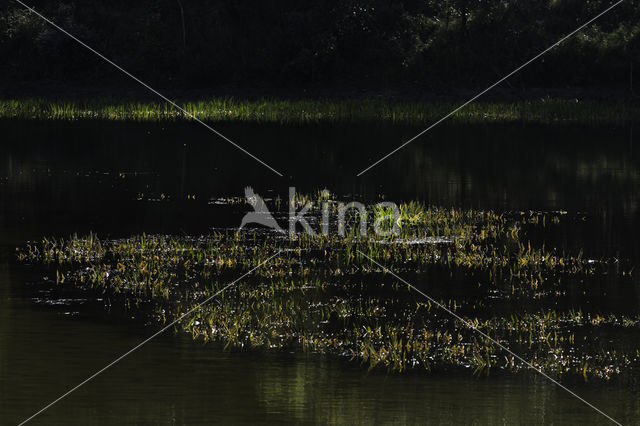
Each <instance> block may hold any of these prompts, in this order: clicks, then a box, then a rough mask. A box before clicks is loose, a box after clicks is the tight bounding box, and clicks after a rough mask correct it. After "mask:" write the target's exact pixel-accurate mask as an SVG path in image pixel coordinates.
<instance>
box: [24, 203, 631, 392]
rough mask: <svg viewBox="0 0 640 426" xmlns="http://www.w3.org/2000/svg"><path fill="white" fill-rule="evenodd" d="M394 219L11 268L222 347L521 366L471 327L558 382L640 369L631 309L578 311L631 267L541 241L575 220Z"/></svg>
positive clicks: (80, 252)
mask: <svg viewBox="0 0 640 426" xmlns="http://www.w3.org/2000/svg"><path fill="white" fill-rule="evenodd" d="M323 201H327V200H326V199H324V198H323V196H322V194H320V193H319V194H315V195H308V196H299V197H298V198H297V199H296V200H295V203H296V204H303V203H306V202H311V203H312V206H313V207H312V214H320V211H321V202H323ZM285 207H288V206H285ZM329 210H330V213H331V214H332V215H333V216H335V214H336V212H335V209H329ZM399 211H400V216H399V218H398V219H397V223H396V225H398V226H399V232H398V233H397V234H396V235H390V236H388V237H380V236H373V234H371V235H370V234H369V233H366V234H365V233H363V232H362V230H361V229H360V227H359V226H356V224H355V223H353V222H347V223H348V225H347V227H348V228H349V229H348V230H345V232H342V233H328V234H327V235H323V234H316V235H309V234H306V233H297V234H294V235H289V236H283V235H282V234H281V233H277V232H272V233H271V232H264V231H263V230H261V231H257V230H252V229H243V230H241V231H229V230H227V231H221V232H213V233H211V234H210V235H207V236H200V237H185V236H183V237H175V236H164V235H138V236H133V237H130V238H125V239H113V240H103V239H99V238H98V237H97V236H95V235H88V236H84V237H78V236H73V237H71V238H68V239H43V240H42V241H40V242H37V243H31V244H28V245H26V246H25V247H21V248H19V249H18V251H17V257H18V260H19V261H21V262H23V263H28V264H32V265H35V264H38V265H42V266H43V267H44V268H46V269H47V271H48V272H47V274H48V276H50V277H55V282H56V283H57V284H58V285H60V286H62V288H67V287H71V288H74V289H76V288H78V287H79V288H84V289H87V291H93V292H97V293H98V294H99V296H97V297H101V298H103V299H104V301H105V303H106V304H107V305H108V306H111V305H113V304H121V305H124V306H126V308H127V309H132V310H134V309H135V310H140V311H141V312H145V313H147V314H148V315H149V316H150V318H151V319H152V320H153V321H157V322H158V323H160V324H167V323H171V322H173V321H174V320H176V319H177V318H180V317H181V316H182V315H183V314H184V313H187V312H189V311H190V310H192V309H195V310H194V312H193V313H191V314H189V315H187V316H185V318H184V319H183V320H182V321H180V322H179V323H177V324H176V329H177V330H178V331H181V332H186V333H189V334H191V335H192V336H193V338H194V339H198V340H201V341H205V342H207V341H218V342H223V343H224V344H225V345H226V346H229V347H238V348H255V349H283V348H286V349H288V350H292V349H293V350H300V351H306V352H313V353H322V354H333V355H336V356H341V357H345V358H348V359H350V360H353V361H354V362H359V363H361V364H363V365H364V366H366V368H369V369H374V368H383V369H388V370H392V371H396V372H405V371H408V370H417V369H422V370H427V371H433V370H467V371H471V372H473V373H474V374H489V373H490V372H498V371H502V372H517V371H519V370H522V369H526V368H527V367H526V366H524V365H522V363H520V362H519V361H518V360H516V359H514V357H513V356H512V355H511V354H509V353H506V352H505V351H503V350H501V349H500V348H499V347H497V346H496V345H494V344H493V343H492V342H491V341H488V339H486V338H485V337H483V336H482V335H481V334H479V333H477V331H476V330H474V328H475V329H477V330H480V331H482V332H483V333H486V334H487V335H489V336H491V338H493V339H495V340H497V341H499V342H501V343H502V344H503V345H505V346H508V347H509V348H510V349H511V350H512V351H514V352H515V353H516V354H518V355H520V356H522V357H523V358H525V359H527V360H528V361H529V362H530V363H531V364H533V365H534V366H536V367H537V368H540V369H541V370H543V371H544V372H545V373H546V374H548V375H550V376H553V377H561V376H564V375H570V376H575V377H578V378H583V379H584V380H593V379H602V380H608V379H611V378H612V377H618V378H623V377H631V375H632V372H633V371H636V370H635V369H637V366H638V362H639V360H640V352H639V350H638V346H637V345H633V344H629V336H635V337H634V338H635V339H636V340H635V341H638V337H637V336H638V333H639V332H640V316H638V314H637V307H632V308H630V309H629V310H628V311H626V312H625V311H623V310H620V309H618V310H613V309H612V310H610V311H595V310H593V309H588V306H591V305H589V304H586V303H583V301H584V300H585V299H584V298H589V297H592V298H595V299H598V298H600V297H601V293H600V292H601V291H602V288H603V287H604V284H602V282H603V281H604V279H605V277H606V278H607V279H609V280H611V279H612V277H613V278H615V279H614V281H615V282H614V283H613V284H612V285H616V286H619V287H622V286H625V285H628V286H629V287H631V284H632V281H631V279H632V267H631V266H630V265H624V264H621V263H620V262H619V261H618V260H617V259H606V258H603V259H589V258H586V257H585V256H584V255H583V254H582V253H581V252H577V253H570V252H566V251H564V250H562V249H560V248H557V247H550V246H547V245H546V244H545V243H544V238H541V237H540V236H541V235H542V236H544V235H546V233H548V232H549V231H553V230H554V229H555V228H556V227H560V226H562V224H563V222H566V221H570V220H572V219H571V218H570V217H569V215H567V214H566V212H551V213H536V212H518V213H510V214H498V213H495V212H491V211H476V210H460V209H443V208H434V207H428V206H426V205H424V204H421V203H416V202H412V203H407V204H403V205H400V206H399ZM356 213H357V212H356ZM384 213H385V212H384V209H382V208H370V209H369V211H367V212H366V213H365V214H366V215H371V217H373V218H377V217H380V216H381V215H384ZM352 219H354V220H355V219H357V215H356V216H355V217H352ZM351 225H353V226H351ZM393 225H394V224H392V223H388V224H387V226H389V227H391V226H393ZM534 237H535V238H534ZM278 252H279V255H278V256H276V257H274V258H273V259H271V260H270V261H269V262H267V263H266V264H265V265H264V266H263V267H260V268H258V269H256V270H255V271H254V272H253V273H252V274H251V275H250V276H247V277H246V278H245V279H243V280H241V281H239V282H237V283H236V284H235V285H233V286H231V287H230V288H228V289H225V290H224V292H222V293H221V294H219V295H218V296H217V297H216V298H214V299H213V300H212V301H211V302H210V303H207V304H205V305H203V306H201V307H198V304H199V303H200V302H202V301H203V300H205V299H207V298H208V297H209V296H211V295H213V294H214V293H216V292H218V291H220V290H221V289H222V288H224V287H225V286H227V285H228V284H229V283H230V282H232V281H234V280H235V279H237V278H238V277H239V276H241V275H242V274H244V273H246V271H248V270H250V269H251V268H253V267H255V266H256V265H258V264H260V263H261V262H263V261H265V260H267V259H269V257H271V256H272V255H273V254H275V253H278ZM363 253H364V254H366V256H368V257H371V258H372V259H376V261H377V262H380V263H381V264H384V265H385V266H386V267H387V268H389V269H390V270H392V271H393V272H394V273H396V274H399V275H401V276H403V278H404V279H406V280H407V281H408V282H411V283H412V284H413V285H415V286H416V287H417V288H419V289H420V290H421V291H424V292H425V293H426V294H429V295H430V296H431V297H433V298H434V300H437V301H438V302H439V303H441V304H442V305H443V306H446V307H447V309H449V310H450V311H452V312H455V313H456V315H458V316H460V317H462V318H464V319H465V320H467V321H469V322H470V323H471V324H474V328H471V327H469V326H468V324H463V323H462V322H461V321H459V320H458V319H456V318H455V317H454V316H452V315H450V314H449V313H447V312H445V311H444V310H442V309H440V308H438V307H437V306H435V305H434V304H432V303H431V302H430V301H429V300H427V299H426V298H424V297H423V296H421V295H419V294H417V293H416V292H413V291H412V290H411V289H410V288H407V286H406V285H405V284H402V283H401V282H399V281H398V280H396V279H394V277H393V276H391V275H390V274H385V273H384V271H383V270H382V268H380V267H379V266H378V265H376V263H374V262H372V261H370V260H369V259H367V257H366V256H364V255H363ZM52 280H53V278H52ZM590 283H600V284H601V285H598V286H591V285H590ZM617 293H618V294H623V293H624V291H623V290H622V289H618V291H617ZM576 295H580V296H579V297H578V296H576ZM583 304H584V305H585V306H582V305H583ZM601 306H602V305H601Z"/></svg>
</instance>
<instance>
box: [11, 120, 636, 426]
mask: <svg viewBox="0 0 640 426" xmlns="http://www.w3.org/2000/svg"><path fill="white" fill-rule="evenodd" d="M217 127H218V128H219V129H220V130H221V131H222V132H223V133H225V134H226V135H228V136H229V137H231V138H232V139H233V140H235V141H236V142H238V143H239V144H241V145H242V146H244V147H245V148H247V149H248V150H249V151H251V152H252V153H253V154H255V155H257V156H258V157H260V158H261V159H263V160H264V161H265V162H267V163H268V164H270V165H271V166H272V167H274V168H275V169H277V170H279V171H281V172H282V173H283V174H285V177H284V178H280V177H278V176H277V175H275V174H274V173H272V172H270V171H269V170H268V169H266V168H264V167H263V166H261V165H260V164H258V163H256V162H255V161H254V160H252V159H251V158H249V157H247V156H246V155H244V154H243V153H241V152H238V151H237V150H235V149H234V148H232V147H230V146H229V145H228V144H226V143H225V142H223V141H220V140H219V139H218V138H216V137H215V136H214V135H212V134H210V133H208V132H207V131H206V130H204V129H202V128H200V127H198V126H197V125H195V124H194V125H192V124H185V123H182V124H162V125H159V124H131V123H103V124H101V123H95V122H93V123H87V122H84V123H82V122H80V123H33V122H29V123H24V122H22V123H21V122H16V121H12V122H0V138H1V140H2V144H1V146H0V150H1V151H2V155H0V245H1V247H2V260H1V263H0V316H1V317H2V318H1V320H0V420H1V421H0V423H3V424H5V423H6V424H15V423H19V422H20V421H22V420H24V419H25V418H27V417H29V416H30V415H31V414H33V413H34V412H35V411H37V410H38V409H40V408H42V407H43V406H44V405H46V404H47V403H48V402H50V401H51V400H53V399H55V398H57V397H58V396H59V395H61V394H62V393H64V392H65V391H66V390H68V389H69V388H71V387H73V386H75V385H76V384H77V383H79V382H80V381H82V380H83V379H84V378H86V377H87V376H89V375H90V374H92V373H93V372H95V371H96V370H98V369H100V368H102V367H103V366H104V365H106V364H107V363H109V362H110V361H112V360H113V359H114V358H116V357H117V356H119V355H120V354H122V353H123V352H125V351H127V350H128V349H130V348H131V347H133V346H135V345H136V344H138V343H139V342H140V341H141V340H143V339H144V338H145V337H147V336H149V335H150V334H152V333H153V331H155V330H156V327H157V326H147V325H145V324H143V323H141V322H140V321H139V320H138V319H135V318H133V319H129V318H123V317H118V316H113V315H107V314H106V313H104V310H103V308H102V304H101V302H99V301H97V302H96V301H92V300H87V301H84V300H71V301H64V300H62V301H61V300H58V299H56V298H53V297H52V296H51V293H48V290H49V289H48V288H47V286H46V285H45V284H43V283H42V282H41V278H42V277H41V274H40V275H38V272H37V271H33V270H30V269H29V268H25V267H23V266H20V265H16V264H15V262H14V260H13V255H12V253H13V250H14V248H15V247H16V246H18V245H22V244H24V243H25V242H26V241H27V240H30V239H39V238H40V237H42V236H43V235H50V236H67V235H69V234H71V233H73V232H77V233H79V234H80V233H86V232H89V231H90V230H92V231H97V232H98V234H99V235H100V236H103V237H117V236H124V235H129V234H131V233H140V232H143V231H144V232H147V233H158V232H161V233H172V234H182V233H187V234H200V233H207V232H208V231H209V230H210V228H211V227H236V226H238V224H239V220H240V217H241V212H239V211H238V209H240V207H235V206H228V205H220V204H218V203H216V201H215V199H217V198H219V197H242V196H243V188H244V187H245V186H247V185H250V186H253V187H254V188H255V190H256V192H258V193H259V194H262V195H264V196H267V197H269V196H276V195H280V196H281V197H283V198H284V197H286V194H287V188H288V187H289V186H295V187H296V188H297V189H298V191H300V192H310V191H315V190H318V189H321V188H324V187H327V188H328V189H330V190H331V191H332V192H333V193H335V194H337V195H338V196H339V198H344V199H350V198H353V197H358V198H364V199H378V197H379V195H380V194H384V195H385V197H386V199H389V200H394V201H400V200H411V199H418V200H425V201H428V202H430V203H432V204H436V205H441V206H456V207H465V208H478V209H496V210H499V211H513V210H528V209H533V210H565V211H567V212H568V214H569V215H572V216H575V217H578V218H580V220H577V221H575V222H574V224H573V225H571V226H569V227H563V228H561V230H560V231H558V232H557V233H556V234H554V235H549V236H547V238H549V239H550V240H552V241H553V243H554V244H555V245H557V246H560V247H568V248H582V249H583V250H584V252H585V255H586V256H588V257H594V258H595V257H599V256H616V257H618V258H620V259H623V260H624V261H625V262H629V263H633V264H638V263H640V245H639V243H638V236H639V235H640V234H639V233H638V226H639V225H640V220H639V219H640V216H639V212H638V194H639V192H638V190H639V189H640V154H639V153H638V150H636V149H635V147H634V145H633V136H632V132H631V129H630V128H628V127H626V128H623V127H619V128H595V127H567V126H540V127H536V126H531V127H522V126H495V125H492V126H455V127H454V126H443V127H440V128H438V129H435V130H434V131H433V132H431V133H429V134H428V135H426V136H425V137H424V138H423V139H421V140H418V141H416V142H414V143H413V144H411V145H410V146H409V147H407V148H406V149H405V150H403V151H401V152H399V153H398V154H396V155H394V156H393V157H392V158H390V159H389V160H387V161H386V162H384V163H382V164H381V165H380V166H379V167H376V168H374V169H372V170H370V171H369V172H367V173H365V174H364V175H363V176H362V177H360V178H356V177H355V175H356V174H357V173H358V172H359V171H361V170H362V169H364V168H365V167H366V166H367V165H368V164H370V163H371V162H372V161H373V160H376V159H378V158H379V157H381V156H382V155H384V154H385V153H386V152H388V151H389V150H390V149H392V148H393V147H395V146H397V145H398V144H399V143H401V142H402V141H404V140H405V139H407V138H408V137H410V136H412V135H413V134H415V133H416V128H408V127H393V126H386V127H379V126H375V125H367V126H303V127H284V126H276V125H244V124H242V125H240V124H234V125H230V124H227V125H220V126H217ZM633 283H634V287H632V288H625V289H621V290H620V294H623V295H624V297H623V299H625V300H626V305H625V306H626V310H627V311H629V310H631V311H632V312H631V313H635V314H637V313H638V306H640V288H638V285H640V283H639V282H638V280H637V279H635V278H634V280H633ZM609 284H610V285H612V286H613V287H615V284H616V283H615V282H614V283H609ZM611 300H616V299H611ZM47 302H48V303H47ZM52 302H55V303H52ZM602 303H603V305H604V304H606V303H607V301H606V300H603V301H602ZM616 303H618V302H616ZM609 308H610V307H609ZM571 386H572V388H573V389H575V391H576V392H577V393H579V394H580V395H581V396H583V397H584V398H585V399H587V400H588V401H590V402H591V403H593V404H594V405H596V406H597V407H599V408H601V409H602V410H603V411H605V412H607V413H608V414H610V415H611V416H613V417H614V418H616V419H617V420H619V421H621V422H622V423H624V424H634V423H637V419H638V418H639V417H640V399H639V396H640V394H639V392H638V390H637V389H635V388H631V387H629V386H627V385H619V384H616V383H605V384H594V383H588V384H584V383H572V384H571ZM267 421H280V422H298V423H303V422H304V423H306V422H309V423H375V422H377V423H420V424H422V423H434V424H442V423H445V424H458V423H464V424H579V423H583V424H594V423H595V424H598V423H602V424H606V423H607V421H606V419H605V418H604V417H602V416H600V415H599V414H597V413H596V412H595V411H593V410H592V409H590V408H589V407H587V406H586V405H584V404H583V403H581V402H580V401H578V400H576V399H575V398H573V397H572V396H571V395H569V394H568V393H566V392H565V391H563V390H561V389H559V388H558V387H556V386H554V385H553V384H551V383H549V382H548V381H546V380H545V379H544V378H542V377H540V376H537V375H535V374H521V375H518V376H504V375H499V376H491V377H488V378H487V377H483V378H474V377H472V376H471V375H470V374H469V375H468V376H467V375H465V376H461V377H459V376H451V375H447V376H445V375H423V374H407V375H397V374H386V373H383V372H371V373H368V372H367V371H366V368H364V367H361V366H359V365H357V364H352V363H348V362H347V361H346V360H341V359H335V358H331V357H321V356H317V355H308V356H307V355H300V354H290V353H259V352H242V351H224V350H223V349H222V348H220V347H218V346H216V345H206V346H202V345H201V344H198V343H194V342H192V341H191V340H190V339H188V338H183V337H180V336H175V335H173V334H171V333H167V334H166V335H163V336H161V337H159V338H157V339H156V340H154V341H152V342H150V343H149V344H147V345H146V346H144V347H143V348H142V349H140V350H139V351H137V352H135V353H134V354H132V355H131V356H130V357H129V358H127V359H125V360H124V361H122V362H120V363H118V364H117V365H116V366H114V367H113V368H112V369H110V370H108V371H107V372H105V373H104V374H102V375H100V376H99V377H98V378H96V379H95V380H94V381H92V382H90V383H88V384H87V385H86V386H83V387H82V388H80V389H79V390H78V391H76V392H75V393H73V394H72V395H70V396H69V397H67V398H65V399H64V400H62V401H61V402H60V403H58V404H57V405H55V406H54V407H52V408H51V409H49V410H48V411H46V412H45V413H44V414H42V415H41V416H40V417H38V418H36V419H35V420H34V422H39V423H42V424H112V423H126V424H156V423H176V424H198V423H200V424H205V423H212V422H219V423H230V422H245V423H259V422H267Z"/></svg>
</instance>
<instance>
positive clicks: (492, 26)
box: [0, 0, 640, 91]
mask: <svg viewBox="0 0 640 426" xmlns="http://www.w3.org/2000/svg"><path fill="white" fill-rule="evenodd" d="M91 4H92V7H86V5H85V4H84V2H81V1H78V0H42V1H38V2H37V5H36V7H37V10H38V11H39V12H40V13H43V14H44V15H45V16H47V17H49V18H51V19H52V20H53V21H54V22H56V23H57V24H58V25H60V26H61V27H63V28H64V29H65V30H66V31H69V32H70V33H71V34H74V35H76V36H78V37H79V38H80V39H82V40H83V41H84V42H86V43H87V44H88V45H90V46H92V47H93V48H95V49H96V50H98V51H100V52H101V53H103V54H104V55H106V57H108V58H111V59H112V60H114V61H115V62H116V63H118V64H119V65H121V66H123V67H124V68H125V69H127V70H128V71H129V72H131V73H133V74H134V75H136V76H138V77H139V78H141V79H142V80H143V81H145V82H149V83H151V84H152V85H153V86H159V87H170V88H176V89H182V88H202V87H209V88H211V87H224V86H225V85H241V86H244V87H247V85H249V86H248V87H247V88H252V87H253V88H266V87H275V88H279V87H280V88H281V87H300V88H307V89H312V88H314V87H317V86H319V87H347V88H354V87H374V88H384V87H390V88H394V87H403V86H405V85H410V86H414V87H419V88H424V87H430V88H435V89H438V90H440V91H444V90H447V89H449V88H451V87H480V86H482V87H486V86H487V85H488V84H490V83H491V82H493V81H496V80H497V79H498V78H500V77H501V76H503V75H505V74H506V73H508V72H510V71H511V70H513V69H514V68H516V67H517V66H518V65H520V64H522V63H524V62H525V61H526V60H528V59H530V58H532V57H533V56H534V55H537V54H538V53H540V52H541V51H542V50H543V49H545V48H547V47H548V46H551V45H553V44H554V43H556V42H557V41H558V40H559V39H560V38H561V37H563V36H564V35H566V34H568V33H570V32H571V31H573V30H575V29H576V28H577V27H578V26H579V25H580V24H582V23H585V22H587V21H589V20H590V19H592V18H593V17H594V16H596V15H597V14H599V13H600V12H602V11H604V10H605V9H606V8H608V7H609V6H610V5H611V4H612V2H611V1H610V0H591V1H578V0H550V1H540V0H519V1H469V0H449V1H440V0H424V1H414V0H327V1H324V2H322V3H321V4H320V3H315V2H300V1H293V0H281V1H278V2H268V3H261V2H255V1H252V0H235V1H222V0H190V1H188V2H185V1H183V2H176V1H166V2H158V1H156V0H138V1H136V2H124V1H122V0H109V1H105V0H94V1H93V2H91ZM639 47H640V7H639V6H638V2H637V1H634V0H629V1H624V2H622V4H620V5H618V6H617V7H616V8H614V9H613V10H611V11H610V12H608V13H607V14H606V15H604V16H602V17H601V18H600V19H598V20H597V22H595V24H593V25H589V26H588V27H587V28H585V29H584V30H582V31H581V32H580V33H579V34H576V35H575V36H574V37H572V38H571V39H569V40H567V41H566V42H565V43H562V44H561V45H560V46H558V47H557V48H555V49H554V50H553V51H551V52H549V53H548V54H546V55H545V56H544V58H542V60H541V61H539V62H536V63H534V64H532V65H531V66H529V67H527V69H525V70H523V72H522V73H518V74H517V75H514V76H513V77H512V78H510V79H509V82H508V83H506V84H509V85H511V87H512V88H517V89H521V88H533V87H583V88H584V87H617V88H625V89H627V88H629V83H630V73H631V72H630V71H631V69H632V68H634V67H635V69H640V62H639V60H640V54H639V52H640V50H639ZM0 57H2V58H3V59H5V60H3V61H1V62H0V81H1V82H3V83H4V84H6V85H7V86H9V87H8V88H9V89H11V88H12V87H13V86H14V85H15V83H16V82H30V81H34V80H37V81H50V82H51V81H54V82H55V81H59V82H60V81H63V82H66V83H69V82H78V83H82V82H88V83H90V84H91V85H95V84H96V82H98V84H99V85H100V86H101V87H104V86H109V85H110V84H111V85H118V86H122V84H123V83H122V82H123V80H122V78H123V77H122V76H121V75H120V74H119V73H117V72H114V71H113V70H110V69H108V68H109V66H107V65H106V64H105V63H104V62H102V61H101V60H99V59H97V58H95V57H94V56H93V55H92V54H90V53H89V52H87V51H85V50H84V49H83V48H82V47H80V46H79V45H77V44H76V43H74V42H72V41H71V40H69V38H68V37H67V36H65V35H64V34H62V33H60V32H59V31H56V30H54V29H53V28H51V27H50V26H48V25H47V24H46V23H44V22H43V21H42V20H41V19H40V18H38V17H37V16H35V15H33V14H31V13H29V12H28V11H27V10H25V9H24V8H23V7H21V6H20V5H19V4H17V3H14V2H3V4H2V5H1V6H0ZM29 87H33V86H32V85H30V86H29ZM127 87H130V86H129V85H128V83H127Z"/></svg>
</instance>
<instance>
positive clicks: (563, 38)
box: [357, 0, 624, 176]
mask: <svg viewBox="0 0 640 426" xmlns="http://www.w3.org/2000/svg"><path fill="white" fill-rule="evenodd" d="M623 1H624V0H619V1H618V2H617V3H614V4H613V5H611V6H609V7H608V8H607V9H605V10H604V11H602V12H600V13H599V14H598V15H596V16H594V17H593V18H591V19H590V20H588V21H587V22H585V23H584V24H582V25H580V26H579V27H578V28H576V29H575V30H573V31H572V32H570V33H569V34H568V35H566V36H564V37H562V38H561V39H560V40H558V41H557V42H555V43H553V44H552V45H551V46H549V47H547V48H546V49H545V50H543V51H542V52H540V53H538V54H537V55H536V56H534V57H533V58H531V59H529V60H528V61H527V62H525V63H524V64H522V65H520V66H519V67H518V68H516V69H515V70H513V71H511V72H510V73H509V74H507V75H505V76H504V77H502V78H501V79H500V80H498V81H496V82H495V83H493V84H492V85H491V86H489V87H487V88H486V89H484V90H483V91H481V92H480V93H478V94H477V95H475V96H474V97H472V98H471V99H469V100H468V101H466V102H465V103H463V104H462V105H460V106H459V107H457V108H456V109H454V110H453V111H451V112H450V113H448V114H447V115H445V116H444V117H442V118H441V119H440V120H438V121H436V122H435V123H433V124H432V125H430V126H429V127H427V128H426V129H424V130H423V131H421V132H420V133H418V134H417V135H415V136H414V137H412V138H411V139H409V140H408V141H406V142H405V143H403V144H402V145H400V146H399V147H397V148H396V149H394V150H393V151H391V152H390V153H388V154H387V155H385V156H384V157H382V158H381V159H379V160H378V161H376V162H375V163H372V164H371V165H370V166H369V167H367V168H366V169H364V170H362V171H361V172H360V173H358V174H357V176H360V175H362V174H364V173H365V172H367V171H368V170H370V169H372V168H373V167H375V166H377V165H378V164H380V163H381V162H383V161H384V160H386V159H387V158H389V157H391V156H392V155H393V154H395V153H396V152H398V151H400V150H401V149H402V148H404V147H405V146H407V145H409V144H410V143H411V142H413V141H415V140H416V139H418V138H419V137H420V136H422V135H424V134H425V133H427V132H428V131H429V130H431V129H433V128H434V127H436V126H437V125H438V124H440V123H442V122H443V121H445V120H446V119H447V118H449V117H451V116H452V115H453V114H455V113H456V112H458V111H460V110H461V109H462V108H464V107H466V106H467V105H469V104H470V103H471V102H473V101H475V100H476V99H478V98H479V97H480V96H482V95H484V94H485V93H487V92H488V91H489V90H491V89H493V88H494V87H496V86H497V85H498V84H500V83H502V82H503V81H505V80H506V79H508V78H509V77H511V76H512V75H514V74H515V73H517V72H518V71H520V70H521V69H523V68H524V67H526V66H527V65H529V64H531V63H532V62H534V61H535V60H537V59H538V58H540V57H541V56H542V55H544V54H545V53H547V52H549V51H550V50H552V49H553V48H554V47H556V46H559V45H560V44H561V43H562V42H564V41H565V40H567V39H568V38H570V37H571V36H573V35H574V34H575V33H577V32H578V31H580V30H581V29H583V28H584V27H586V26H587V25H589V24H591V23H592V22H593V21H595V20H596V19H598V18H600V17H601V16H602V15H604V14H605V13H607V12H609V11H610V10H611V9H613V8H614V7H616V6H617V5H619V4H620V3H622V2H623Z"/></svg>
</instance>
